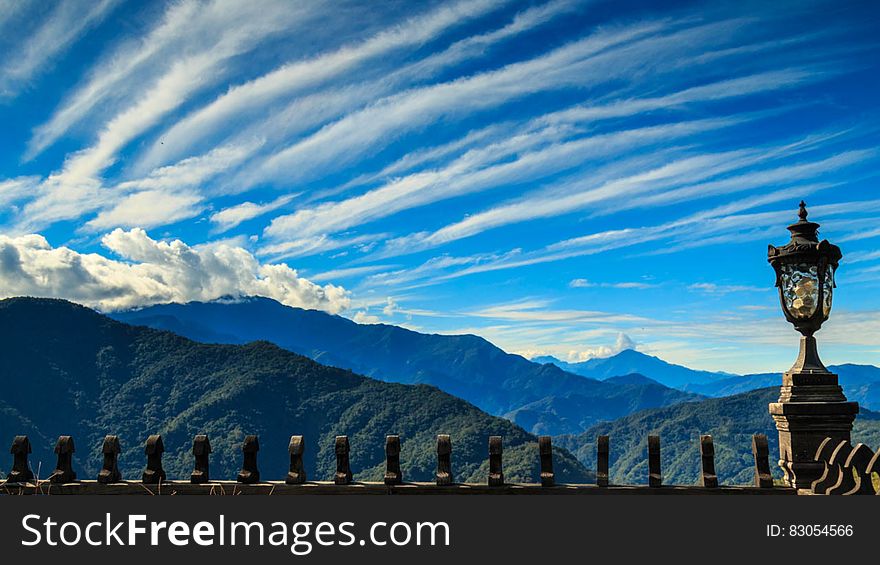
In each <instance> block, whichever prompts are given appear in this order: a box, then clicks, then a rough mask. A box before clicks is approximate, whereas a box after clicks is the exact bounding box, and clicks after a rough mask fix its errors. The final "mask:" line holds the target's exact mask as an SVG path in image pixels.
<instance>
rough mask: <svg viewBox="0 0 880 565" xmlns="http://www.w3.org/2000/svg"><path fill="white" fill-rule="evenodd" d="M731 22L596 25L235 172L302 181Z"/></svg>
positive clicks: (345, 122) (680, 45)
mask: <svg viewBox="0 0 880 565" xmlns="http://www.w3.org/2000/svg"><path fill="white" fill-rule="evenodd" d="M737 25H741V22H722V23H713V24H706V25H703V26H696V27H692V28H688V29H684V30H673V31H672V32H669V33H665V34H660V33H659V32H661V31H663V30H664V29H668V28H669V27H670V26H669V25H666V26H664V25H663V24H660V23H647V24H639V25H634V26H631V27H625V28H621V29H614V30H602V31H598V32H596V33H594V34H593V35H592V36H589V37H587V38H586V39H582V40H578V41H575V42H573V43H571V44H569V45H566V46H563V47H561V48H558V49H556V50H554V51H552V52H550V53H548V54H546V55H543V56H539V57H536V58H533V59H530V60H528V61H524V62H519V63H513V64H510V65H508V66H506V67H503V68H501V69H499V70H496V71H489V72H485V73H480V74H476V75H473V76H470V77H466V78H461V79H457V80H454V81H451V82H446V83H441V84H435V85H430V86H426V87H421V88H415V89H412V90H410V91H406V92H403V93H400V94H396V95H393V96H390V97H388V98H386V99H383V100H380V101H379V102H377V103H375V104H373V105H371V106H369V107H367V108H365V109H363V110H360V111H357V112H353V113H351V114H348V115H347V116H345V117H344V118H342V119H340V120H338V121H336V122H334V123H332V124H329V125H327V126H325V127H324V128H322V129H321V130H319V131H318V132H316V133H315V134H313V135H311V136H309V137H307V138H305V139H303V140H301V141H298V142H297V143H295V144H294V145H292V146H290V147H287V148H285V149H283V150H281V151H278V152H276V153H274V154H273V155H271V156H270V157H268V158H267V159H266V160H265V161H264V162H262V163H261V164H259V165H258V166H255V167H254V168H253V169H248V170H246V171H245V172H244V173H242V174H240V175H239V177H240V179H242V180H243V179H244V178H245V177H247V178H248V179H250V182H254V183H256V182H261V181H268V180H272V179H275V178H276V177H277V175H281V178H283V179H284V180H285V182H288V183H290V182H295V181H299V180H304V179H308V178H311V177H313V176H314V175H315V174H316V172H318V171H320V170H322V168H323V167H325V166H327V165H328V164H330V163H335V164H336V165H337V166H338V165H339V164H349V163H351V162H352V161H353V160H354V159H356V158H358V157H361V156H362V155H363V154H364V152H366V151H371V152H375V151H376V150H377V149H378V148H381V147H384V146H386V145H387V144H389V143H391V142H392V141H393V140H394V139H396V138H399V137H400V136H401V135H403V134H404V133H406V132H409V131H412V130H413V129H416V128H419V127H422V126H423V125H425V124H426V123H431V122H433V121H436V120H438V119H441V118H444V117H449V116H456V117H462V116H465V115H468V114H471V113H474V112H477V111H479V110H483V109H486V108H492V107H497V106H500V105H502V104H504V103H506V102H509V101H511V100H514V99H518V98H521V97H523V96H526V95H529V94H533V93H536V92H541V91H552V90H558V89H561V88H565V87H573V86H593V87H595V86H597V85H599V84H607V83H608V82H610V81H612V80H626V79H627V78H632V76H633V75H632V70H633V66H634V65H635V61H637V60H638V61H642V63H641V67H640V68H641V72H643V73H647V72H652V71H653V72H661V71H662V69H663V62H664V61H665V60H667V59H665V58H664V57H662V56H658V54H660V53H665V54H667V55H668V56H669V57H670V58H672V57H677V56H680V55H682V54H683V53H686V52H687V51H688V48H687V45H688V42H690V41H700V42H705V41H713V40H714V41H724V39H725V38H729V36H730V32H731V31H730V30H731V29H732V28H735V27H736V26H737ZM291 171H295V173H294V174H293V175H292V174H291Z"/></svg>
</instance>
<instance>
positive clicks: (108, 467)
mask: <svg viewBox="0 0 880 565" xmlns="http://www.w3.org/2000/svg"><path fill="white" fill-rule="evenodd" d="M121 451H122V449H121V448H120V446H119V436H113V435H108V436H106V437H104V445H103V446H101V453H102V454H103V455H104V466H103V467H102V468H101V470H100V471H98V482H99V483H101V484H105V485H108V484H111V483H118V482H119V481H121V480H122V473H120V472H119V453H120V452H121Z"/></svg>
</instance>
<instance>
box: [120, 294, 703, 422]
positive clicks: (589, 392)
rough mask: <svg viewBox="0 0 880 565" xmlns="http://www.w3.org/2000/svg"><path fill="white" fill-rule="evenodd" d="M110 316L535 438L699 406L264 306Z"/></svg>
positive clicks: (637, 384)
mask: <svg viewBox="0 0 880 565" xmlns="http://www.w3.org/2000/svg"><path fill="white" fill-rule="evenodd" d="M112 317H113V318H115V319H116V320H119V321H121V322H126V323H129V324H135V325H144V326H149V327H152V328H155V329H161V330H168V331H171V332H174V333H176V334H178V335H182V336H184V337H187V338H190V339H193V340H196V341H200V342H204V343H230V344H244V343H249V342H253V341H261V340H264V341H269V342H272V343H275V344H276V345H278V346H280V347H282V348H284V349H287V350H289V351H292V352H294V353H299V354H301V355H305V356H307V357H310V358H312V359H313V360H315V361H318V362H319V363H322V364H324V365H329V366H332V367H339V368H343V369H350V370H352V371H354V372H356V373H359V374H362V375H366V376H368V377H372V378H375V379H379V380H383V381H387V382H397V383H403V384H429V385H433V386H436V387H437V388H439V389H441V390H443V391H444V392H447V393H449V394H452V395H454V396H457V397H459V398H462V399H464V400H467V401H468V402H470V403H472V404H474V405H476V406H477V407H479V408H481V409H482V410H485V411H486V412H489V413H490V414H493V415H496V416H505V417H507V418H508V419H510V420H512V421H513V422H515V423H517V424H519V425H521V426H523V427H524V428H526V429H528V430H529V431H531V432H532V433H544V434H551V435H557V434H562V433H572V434H575V433H580V432H582V431H584V430H585V429H587V428H588V427H589V426H592V425H594V424H596V423H597V422H602V421H609V420H614V419H617V418H619V417H621V416H625V415H627V414H631V413H633V412H635V411H638V410H643V409H646V408H657V407H661V406H668V405H670V404H675V403H678V402H687V401H694V400H699V399H702V398H704V397H703V396H702V395H699V394H697V393H693V392H687V391H681V390H677V389H674V388H670V387H668V386H665V385H663V384H660V383H658V382H656V381H651V380H648V379H644V378H643V379H641V380H639V379H633V378H630V379H624V380H622V381H614V380H609V381H600V380H596V379H592V378H584V377H582V376H580V375H575V374H572V373H569V372H566V371H563V370H562V369H560V368H559V367H557V366H555V365H552V364H544V365H542V364H539V363H533V362H531V361H529V360H527V359H525V358H524V357H521V356H519V355H512V354H509V353H506V352H504V351H502V350H501V349H499V348H498V347H496V346H494V345H493V344H491V343H489V342H488V341H486V340H485V339H483V338H481V337H478V336H475V335H436V334H422V333H418V332H414V331H410V330H407V329H404V328H400V327H397V326H393V325H386V324H357V323H355V322H353V321H351V320H349V319H347V318H343V317H340V316H333V315H330V314H327V313H325V312H319V311H316V310H304V309H301V308H292V307H289V306H284V305H282V304H280V303H278V302H276V301H274V300H270V299H267V298H246V299H241V300H222V301H217V302H191V303H188V304H166V305H160V306H151V307H148V308H143V309H140V310H135V311H129V312H117V313H115V314H113V315H112Z"/></svg>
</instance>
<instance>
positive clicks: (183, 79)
mask: <svg viewBox="0 0 880 565" xmlns="http://www.w3.org/2000/svg"><path fill="white" fill-rule="evenodd" d="M322 6H323V4H322V3H321V2H318V3H310V5H309V6H304V5H291V4H290V3H287V2H281V1H277V0H258V1H255V2H236V1H234V0H208V1H205V2H199V1H197V0H181V1H180V2H174V3H171V4H169V5H168V8H167V10H166V11H165V13H164V15H163V16H162V18H161V19H160V20H159V21H158V23H157V24H156V25H155V26H154V27H152V29H150V30H148V31H147V33H145V34H144V35H143V36H142V37H139V38H137V39H131V40H128V41H125V42H123V43H121V44H120V45H118V46H117V47H116V48H115V49H113V50H111V51H110V52H109V53H108V54H106V55H105V56H104V58H103V59H102V60H101V61H100V62H98V64H96V65H95V67H94V68H93V69H92V71H91V72H90V74H89V77H88V78H87V79H86V80H85V81H84V82H83V84H82V85H81V86H79V87H77V89H76V90H75V91H74V92H73V94H71V95H69V96H68V97H67V99H66V100H65V102H63V103H62V105H61V106H60V107H59V108H58V109H57V110H56V111H55V112H54V113H53V115H52V117H51V118H50V119H49V120H48V121H47V122H46V123H44V124H42V125H40V126H38V127H37V128H35V130H34V135H33V137H32V139H31V141H30V143H29V149H28V152H27V153H26V155H25V157H26V158H28V159H29V158H32V157H34V156H36V155H38V154H39V153H41V152H42V151H43V150H45V149H46V148H47V147H49V146H50V145H52V144H53V143H55V141H57V140H58V139H59V138H60V137H61V136H62V135H64V134H65V133H66V132H67V131H68V130H69V129H70V128H71V127H72V126H74V125H75V124H77V123H78V122H80V121H82V120H84V119H85V118H87V117H90V116H92V115H93V113H94V112H95V111H96V110H98V111H100V112H101V113H102V114H103V113H105V112H106V110H105V108H107V107H109V108H111V109H114V110H115V111H116V113H117V115H119V114H123V113H124V112H125V109H126V106H125V105H126V104H127V103H128V101H129V100H131V99H132V98H134V99H139V100H140V101H141V102H142V103H143V102H144V101H145V100H146V99H145V98H144V97H143V96H142V94H141V93H143V92H144V91H145V90H147V91H148V90H150V89H149V87H145V85H157V84H159V83H162V82H163V80H164V83H163V84H164V85H165V86H167V87H168V88H172V87H174V86H178V87H179V88H181V89H182V90H180V91H170V92H168V93H167V94H168V96H167V97H166V98H165V99H164V103H165V104H168V103H169V101H170V100H172V99H174V98H175V95H179V94H182V93H183V92H184V91H185V90H192V89H193V88H197V87H200V86H201V87H204V86H206V85H207V84H209V82H210V81H212V80H216V79H217V78H219V76H220V72H219V71H220V70H221V69H220V67H219V65H220V64H221V63H222V62H223V61H225V60H227V59H229V58H230V57H231V56H234V55H235V54H238V53H241V52H243V51H246V50H249V49H250V48H252V47H253V45H254V44H255V43H257V42H259V41H260V40H262V39H264V38H265V37H266V36H267V35H269V34H272V33H277V32H279V31H281V30H283V29H285V28H289V29H290V30H291V31H292V30H293V29H294V26H293V25H292V24H293V23H294V22H296V21H297V20H302V21H303V23H305V22H306V21H308V19H309V17H314V15H315V13H316V12H317V13H320V11H321V7H322ZM212 51H216V53H215V54H214V55H212V54H211V52H212ZM185 70H189V71H190V72H192V73H194V74H193V76H189V77H188V76H185ZM212 73H214V76H213V77H212V76H211V74H212ZM153 90H154V95H155V94H159V93H156V92H155V88H154V89H153ZM162 102H163V101H160V100H156V101H155V102H154V103H153V104H155V105H156V107H157V108H158V107H159V106H161V104H162ZM128 107H129V108H130V107H131V106H128ZM149 108H150V105H149V104H147V105H145V107H144V109H149ZM134 117H135V116H131V115H130V118H129V119H133V118H134Z"/></svg>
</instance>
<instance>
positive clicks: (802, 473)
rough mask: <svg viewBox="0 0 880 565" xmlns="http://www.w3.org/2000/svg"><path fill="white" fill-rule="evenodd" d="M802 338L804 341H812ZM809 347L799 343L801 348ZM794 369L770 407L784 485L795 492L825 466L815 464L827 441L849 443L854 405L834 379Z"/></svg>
mask: <svg viewBox="0 0 880 565" xmlns="http://www.w3.org/2000/svg"><path fill="white" fill-rule="evenodd" d="M811 339H813V338H812V337H810V338H804V340H811ZM805 345H806V346H807V347H809V344H804V343H803V342H802V352H803V351H804V349H803V348H804V346H805ZM803 358H804V357H803V355H802V356H801V357H800V358H799V359H798V363H796V364H795V367H792V369H791V370H790V371H788V372H787V373H785V374H784V375H783V376H782V389H781V394H780V396H779V401H778V402H774V403H772V404H770V415H771V416H773V420H775V421H776V429H777V430H779V466H780V467H782V470H783V472H784V473H785V482H786V483H788V484H789V485H790V486H792V487H794V488H798V489H803V488H810V486H811V485H812V483H813V481H815V480H816V479H818V478H820V477H821V476H822V472H823V471H824V469H825V466H824V464H823V463H821V462H816V461H815V460H814V458H815V456H816V450H818V449H819V444H821V443H822V441H823V440H824V439H825V438H826V437H830V438H832V439H833V440H834V441H835V442H840V441H843V440H847V441H849V440H850V434H851V432H852V427H853V421H854V420H855V417H856V414H858V412H859V404H858V403H857V402H848V401H847V400H846V396H845V395H844V394H843V389H841V388H840V385H839V384H838V383H837V375H836V374H834V373H831V372H829V371H828V370H827V369H825V368H824V367H822V369H824V370H818V368H803V367H802V366H801V367H799V366H798V365H799V364H800V361H801V360H802V359H803Z"/></svg>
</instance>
